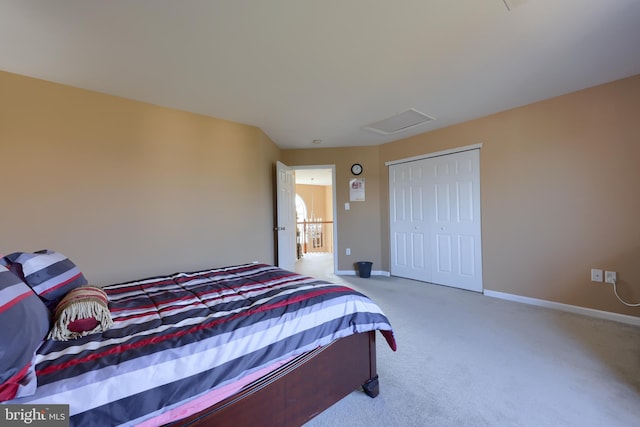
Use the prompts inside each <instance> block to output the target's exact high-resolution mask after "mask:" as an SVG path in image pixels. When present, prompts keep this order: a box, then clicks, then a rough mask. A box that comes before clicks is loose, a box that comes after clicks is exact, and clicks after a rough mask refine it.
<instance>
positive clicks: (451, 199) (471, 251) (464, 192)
mask: <svg viewBox="0 0 640 427" xmlns="http://www.w3.org/2000/svg"><path fill="white" fill-rule="evenodd" d="M479 153H480V151H479V150H471V151H464V152H462V153H456V154H450V155H447V156H440V157H434V158H432V159H428V160H429V169H430V179H429V184H430V185H431V188H432V190H431V192H432V200H433V208H432V214H433V221H432V222H431V224H430V225H431V230H432V235H433V238H432V239H431V253H432V254H433V258H432V266H433V268H432V271H431V281H432V282H433V283H439V284H442V285H450V286H455V287H458V288H462V289H468V290H471V291H477V292H482V260H481V257H482V246H481V227H480V171H479V164H480V156H479Z"/></svg>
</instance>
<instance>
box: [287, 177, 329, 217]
mask: <svg viewBox="0 0 640 427" xmlns="http://www.w3.org/2000/svg"><path fill="white" fill-rule="evenodd" d="M327 189H329V190H330V189H331V187H328V186H325V185H307V184H296V193H297V194H298V195H300V197H302V200H304V203H305V204H306V205H307V215H308V218H307V219H320V218H322V220H323V221H331V215H332V214H331V212H330V210H331V209H332V208H331V205H327Z"/></svg>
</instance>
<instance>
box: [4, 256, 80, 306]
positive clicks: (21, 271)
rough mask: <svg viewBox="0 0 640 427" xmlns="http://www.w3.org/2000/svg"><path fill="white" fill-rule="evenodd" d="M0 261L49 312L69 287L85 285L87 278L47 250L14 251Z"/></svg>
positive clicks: (71, 264)
mask: <svg viewBox="0 0 640 427" xmlns="http://www.w3.org/2000/svg"><path fill="white" fill-rule="evenodd" d="M0 264H4V265H7V266H8V268H9V270H11V272H13V273H14V274H15V275H16V276H18V277H20V278H21V279H22V280H23V281H24V282H25V283H26V284H27V285H29V287H31V289H33V291H34V292H35V293H36V294H37V295H38V296H39V297H40V298H41V299H42V300H43V301H44V303H45V305H46V306H47V307H49V309H50V310H52V311H53V310H54V309H55V307H56V305H57V304H58V302H59V301H60V300H61V299H62V298H63V297H64V296H65V295H66V294H67V293H68V292H69V291H70V290H72V289H74V288H77V287H79V286H84V285H86V284H87V279H85V277H84V276H83V274H82V273H81V272H80V270H79V269H78V267H76V265H75V264H74V263H73V262H71V260H70V259H68V258H67V257H66V256H64V255H63V254H61V253H59V252H55V251H50V250H48V249H45V250H42V251H38V252H34V253H29V252H15V253H12V254H10V255H7V256H5V257H4V258H3V259H2V262H0Z"/></svg>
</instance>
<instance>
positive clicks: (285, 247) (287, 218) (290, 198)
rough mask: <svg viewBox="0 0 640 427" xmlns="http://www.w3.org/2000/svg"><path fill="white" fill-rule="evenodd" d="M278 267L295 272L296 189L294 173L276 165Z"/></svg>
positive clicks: (282, 164)
mask: <svg viewBox="0 0 640 427" xmlns="http://www.w3.org/2000/svg"><path fill="white" fill-rule="evenodd" d="M276 175H277V184H276V186H277V188H276V191H277V197H276V199H277V205H278V206H277V217H278V224H277V225H276V227H275V229H276V239H277V240H278V266H279V267H281V268H284V269H285V270H290V271H293V270H294V269H295V263H296V200H295V199H296V189H295V176H294V171H293V170H292V169H290V168H289V167H288V166H287V165H285V164H284V163H280V162H278V163H277V164H276Z"/></svg>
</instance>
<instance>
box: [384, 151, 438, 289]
mask: <svg viewBox="0 0 640 427" xmlns="http://www.w3.org/2000/svg"><path fill="white" fill-rule="evenodd" d="M424 190H425V183H424V165H423V164H421V163H420V162H411V163H406V164H403V165H398V166H397V167H391V168H390V169H389V191H390V194H389V201H390V204H391V212H390V221H391V274H393V275H394V276H400V277H406V278H408V279H415V280H424V281H427V282H428V281H429V280H431V269H430V268H427V264H428V262H427V261H428V260H427V257H428V253H427V250H428V244H427V243H428V236H427V232H428V229H427V227H426V223H427V222H426V221H427V219H426V217H425V209H424V208H425V206H424V203H423V200H424Z"/></svg>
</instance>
